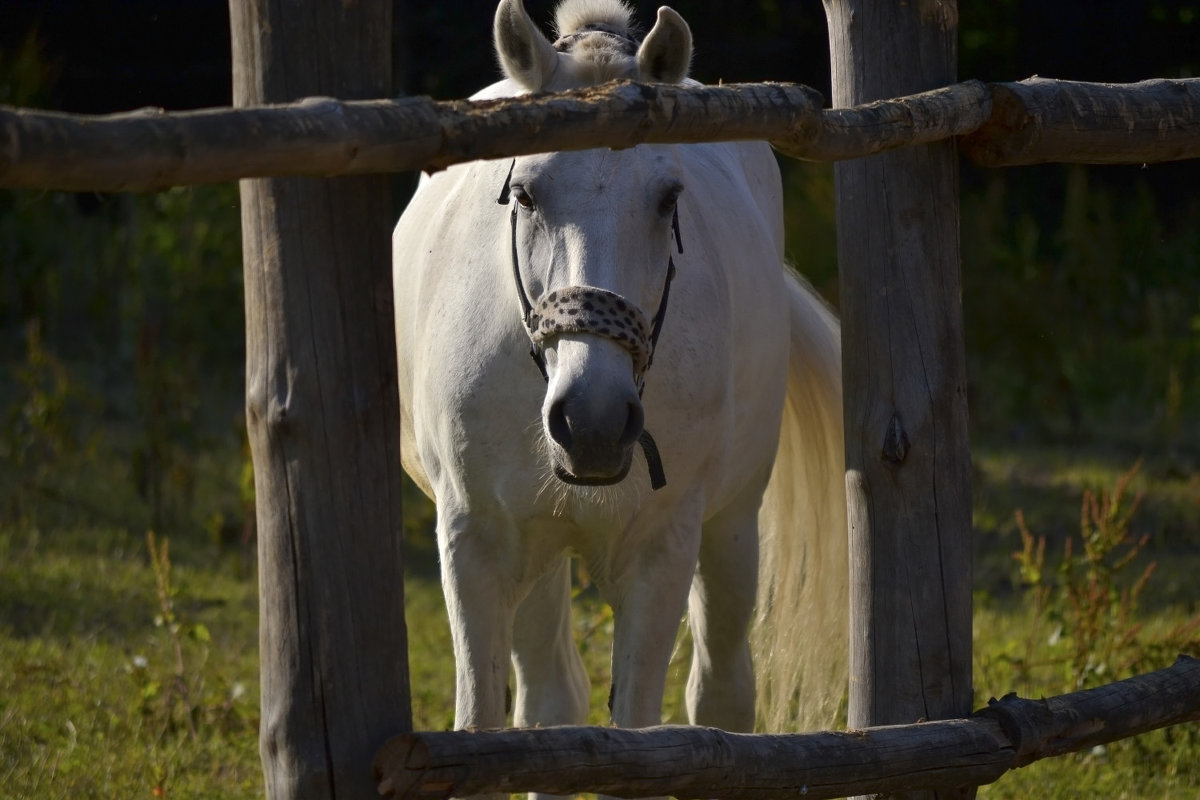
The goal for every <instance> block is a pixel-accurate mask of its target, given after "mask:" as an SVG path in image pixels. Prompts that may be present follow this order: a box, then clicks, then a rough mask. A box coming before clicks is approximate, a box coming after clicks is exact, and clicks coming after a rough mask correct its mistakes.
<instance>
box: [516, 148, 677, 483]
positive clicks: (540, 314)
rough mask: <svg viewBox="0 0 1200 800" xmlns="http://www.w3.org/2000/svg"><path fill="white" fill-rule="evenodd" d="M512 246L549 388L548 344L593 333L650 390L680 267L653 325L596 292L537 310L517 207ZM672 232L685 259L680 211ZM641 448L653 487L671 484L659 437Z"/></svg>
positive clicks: (666, 286)
mask: <svg viewBox="0 0 1200 800" xmlns="http://www.w3.org/2000/svg"><path fill="white" fill-rule="evenodd" d="M514 166H516V161H515V160H514V161H513V163H512V165H511V166H509V168H508V177H507V178H505V180H504V187H503V188H502V189H501V191H500V196H499V197H498V198H497V199H496V202H497V203H499V204H501V205H507V204H508V203H509V200H510V196H511V190H510V184H511V182H512V172H513V167H514ZM510 221H511V225H510V227H511V230H512V235H511V243H512V270H513V282H514V283H516V285H517V299H518V300H519V302H520V304H521V319H522V321H523V322H524V324H525V332H526V333H527V334H528V335H529V341H530V348H529V354H530V356H531V357H532V358H533V361H534V363H535V364H537V367H538V371H539V372H541V373H542V378H543V379H544V380H546V381H547V382H549V380H550V376H549V374H548V373H547V371H546V358H545V352H544V343H545V342H546V341H547V340H549V339H552V338H554V337H555V336H560V335H562V334H564V333H588V334H592V335H596V336H604V337H606V338H609V339H612V340H614V341H616V342H617V343H618V344H620V345H621V346H622V347H624V348H625V349H626V350H627V351H628V352H629V355H630V357H631V358H632V359H633V372H634V380H635V381H636V383H637V388H638V396H641V394H642V392H643V391H644V390H645V386H646V380H645V375H646V371H647V370H648V369H650V365H651V364H652V363H653V362H654V351H655V348H656V347H657V346H658V337H659V334H661V333H662V326H663V321H664V320H665V319H666V316H667V300H668V299H669V297H670V292H671V281H672V280H673V279H674V277H675V262H674V260H673V259H672V258H671V257H670V256H668V257H667V271H666V278H665V280H664V281H663V289H662V299H661V300H660V301H659V305H658V311H657V312H656V313H655V314H654V318H653V319H652V320H647V319H646V316H645V314H644V313H642V310H641V309H640V308H638V307H637V305H635V304H634V303H631V302H629V301H628V300H626V299H625V298H624V297H622V296H621V295H619V294H616V293H615V292H610V291H608V290H607V289H600V288H597V287H595V286H568V287H566V288H565V289H557V290H554V291H551V292H549V293H547V294H546V295H545V296H544V297H541V298H539V299H538V302H537V305H536V306H535V305H534V304H533V303H531V302H530V301H529V295H528V294H527V293H526V292H525V281H524V280H523V279H522V277H521V267H520V252H519V250H518V249H517V207H516V206H515V205H514V206H513V209H512V214H511V220H510ZM671 228H672V230H673V232H674V234H675V244H676V246H677V247H678V248H679V252H680V253H683V240H682V239H681V238H680V235H679V210H678V209H676V210H675V213H674V215H673V216H672V218H671ZM638 443H639V444H641V446H642V451H643V452H644V454H645V456H646V464H647V466H648V467H649V470H650V485H651V486H652V487H653V488H654V489H661V488H662V487H663V486H665V485H666V483H667V478H666V474H665V472H664V471H663V466H662V458H661V456H660V455H659V453H658V446H657V445H656V444H655V442H654V437H652V436H651V435H650V433H649V432H647V431H645V430H643V431H642V434H641V436H640V437H638Z"/></svg>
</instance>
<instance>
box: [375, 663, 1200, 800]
mask: <svg viewBox="0 0 1200 800" xmlns="http://www.w3.org/2000/svg"><path fill="white" fill-rule="evenodd" d="M1197 719H1200V661H1198V660H1196V659H1194V658H1189V657H1186V656H1182V657H1180V659H1179V660H1178V661H1176V663H1175V664H1174V665H1173V666H1171V667H1168V668H1166V669H1163V670H1159V671H1157V672H1152V673H1149V674H1146V675H1141V676H1138V677H1134V678H1129V679H1127V680H1123V681H1118V682H1117V683H1112V684H1108V685H1106V686H1101V687H1099V688H1096V689H1089V690H1086V691H1081V692H1074V693H1072V694H1067V695H1061V696H1059V697H1053V698H1050V699H1048V700H1040V701H1035V700H1022V699H1020V698H1016V697H1015V696H1009V697H1006V698H1004V699H1003V700H999V701H996V700H993V701H992V703H991V704H990V705H989V707H988V708H987V709H984V710H982V711H980V712H978V713H977V714H975V715H974V716H973V717H971V718H969V719H957V720H943V721H939V722H925V723H918V724H913V725H897V726H888V727H878V728H868V729H863V730H851V731H846V732H824V733H804V734H784V735H754V734H735V733H726V732H724V731H718V730H714V729H711V728H694V727H687V726H664V727H660V728H649V729H642V730H626V729H620V728H598V727H562V728H539V729H525V730H510V731H487V732H470V731H453V732H442V733H410V734H402V735H400V736H397V737H395V738H393V739H391V740H390V741H389V742H388V743H387V744H386V745H385V746H384V747H383V749H382V750H380V752H379V754H378V755H377V756H376V759H375V774H376V777H377V778H378V780H379V793H380V794H381V795H385V796H390V797H395V798H426V799H432V798H444V797H449V796H451V795H456V796H461V795H470V794H475V793H480V792H493V791H500V792H525V791H538V792H550V793H554V794H576V793H579V792H593V791H594V792H604V793H607V794H612V795H617V796H621V797H647V796H652V795H664V794H665V795H672V796H675V797H680V798H691V797H720V798H725V799H726V800H760V799H761V800H765V799H766V798H780V799H781V800H786V799H787V798H796V799H797V800H799V799H800V798H804V799H805V800H813V799H814V798H832V797H844V796H846V795H849V794H856V793H863V794H865V793H877V792H898V791H909V790H914V789H946V788H953V787H965V786H974V785H982V784H986V783H991V782H992V781H995V780H996V779H998V778H999V777H1000V776H1001V775H1003V774H1004V773H1005V772H1007V771H1008V770H1010V769H1014V768H1017V767H1021V766H1025V765H1026V764H1028V763H1030V762H1032V761H1034V760H1038V759H1042V758H1047V757H1050V756H1055V755H1061V754H1063V753H1066V752H1071V751H1074V750H1081V749H1085V748H1088V747H1094V746H1095V745H1097V744H1105V743H1108V742H1112V741H1116V740H1117V739H1122V738H1126V737H1128V736H1133V735H1136V734H1139V733H1145V732H1147V731H1151V730H1155V729H1157V728H1161V727H1165V726H1167V725H1174V724H1178V723H1182V722H1189V721H1193V720H1197Z"/></svg>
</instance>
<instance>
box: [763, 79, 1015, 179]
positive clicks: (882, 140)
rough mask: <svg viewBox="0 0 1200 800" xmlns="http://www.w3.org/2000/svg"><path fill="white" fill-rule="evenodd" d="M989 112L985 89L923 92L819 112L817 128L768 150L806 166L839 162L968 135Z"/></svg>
mask: <svg viewBox="0 0 1200 800" xmlns="http://www.w3.org/2000/svg"><path fill="white" fill-rule="evenodd" d="M991 112H992V93H991V90H990V89H989V88H988V86H987V84H984V83H981V82H979V81H965V82H963V83H956V84H953V85H951V86H946V87H944V88H941V89H933V90H931V91H928V92H920V93H918V94H913V95H908V96H906V97H898V98H896V99H894V100H878V101H876V102H874V103H866V104H864V105H859V106H854V107H853V108H831V109H826V110H825V111H822V112H821V118H820V122H819V124H818V125H815V126H811V127H807V128H805V129H804V130H803V131H801V132H798V134H797V135H795V136H793V137H782V136H777V137H775V138H773V139H772V140H771V144H772V146H774V147H775V149H776V150H779V151H780V152H781V153H783V154H784V155H788V156H791V157H792V158H799V159H803V160H805V161H844V160H847V159H850V158H859V157H861V156H869V155H875V154H876V153H882V152H885V151H887V150H896V149H898V148H901V147H911V146H912V145H918V144H928V143H930V142H938V141H942V140H943V139H949V138H951V137H953V136H960V135H963V134H967V133H970V132H972V131H974V130H976V129H978V128H979V126H980V125H982V124H983V123H984V122H986V121H987V120H988V119H989V117H990V115H991Z"/></svg>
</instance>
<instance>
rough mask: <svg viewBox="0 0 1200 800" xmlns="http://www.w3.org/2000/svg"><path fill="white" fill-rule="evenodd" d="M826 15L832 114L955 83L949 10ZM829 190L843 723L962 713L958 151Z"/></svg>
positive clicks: (965, 651) (933, 153)
mask: <svg viewBox="0 0 1200 800" xmlns="http://www.w3.org/2000/svg"><path fill="white" fill-rule="evenodd" d="M825 11H826V15H827V17H828V21H829V37H830V49H831V57H832V65H833V105H834V106H836V107H845V106H851V105H855V104H859V103H867V102H871V101H873V100H878V99H882V98H887V97H897V96H900V95H903V94H908V93H913V92H919V91H923V90H926V89H931V88H934V87H937V86H945V85H948V84H951V83H953V82H954V81H955V75H956V71H957V70H956V59H957V47H956V36H957V28H958V10H957V5H956V2H955V0H914V2H909V3H897V2H888V1H887V0H825ZM836 187H837V218H838V263H839V268H840V274H841V278H840V280H841V303H842V307H841V312H842V337H843V338H842V354H843V375H844V379H845V401H844V402H845V420H846V490H847V500H848V504H849V508H848V511H849V525H850V561H851V577H850V593H851V601H850V605H851V622H850V637H851V644H850V708H849V723H850V726H851V727H866V726H870V725H885V724H898V723H906V722H915V721H917V720H920V719H940V718H950V717H962V716H965V715H966V714H968V713H969V712H970V710H971V700H972V697H971V547H970V526H971V504H970V497H971V495H970V475H971V470H970V466H971V465H970V453H969V446H968V441H967V394H966V388H967V385H966V365H965V355H964V342H963V326H962V304H961V288H960V282H961V276H960V265H959V241H958V169H957V161H956V153H955V145H954V143H953V141H949V142H945V143H938V144H928V145H920V146H917V147H912V148H908V149H905V150H898V151H893V152H890V153H886V154H883V155H878V156H873V157H870V158H864V159H859V160H855V161H849V162H843V163H840V164H838V165H837V167H836ZM972 791H973V790H966V791H964V792H963V795H970V794H971V792H972ZM930 794H932V793H930ZM904 796H905V797H914V796H929V795H926V794H924V793H923V794H922V795H908V794H906V795H904ZM938 796H939V797H948V796H958V795H957V794H955V793H951V794H947V793H945V792H940V793H938Z"/></svg>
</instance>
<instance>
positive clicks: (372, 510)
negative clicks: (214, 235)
mask: <svg viewBox="0 0 1200 800" xmlns="http://www.w3.org/2000/svg"><path fill="white" fill-rule="evenodd" d="M390 11H391V3H390V2H387V0H371V1H370V2H366V1H364V2H359V3H355V4H350V5H346V4H340V3H304V4H289V3H276V2H270V0H239V1H238V2H231V4H230V12H231V22H232V34H233V54H234V98H235V103H236V104H238V105H243V106H244V105H250V104H260V103H268V102H282V101H289V100H293V99H294V98H295V97H296V96H297V95H302V94H311V93H316V92H330V93H337V94H340V95H343V96H346V97H378V96H382V95H386V94H387V93H388V91H389V88H390V86H389V83H390V78H389V76H390V68H391V49H390V35H391V24H390V19H391V17H390ZM249 118H250V119H253V115H250V117H249ZM241 199H242V238H243V254H244V262H245V263H244V270H245V291H246V427H247V432H248V434H249V439H250V445H251V450H252V453H253V458H254V481H255V495H256V506H257V516H258V553H259V606H260V609H259V610H260V620H259V656H260V671H261V685H262V696H261V709H262V711H261V713H262V720H261V729H260V746H261V753H262V760H263V771H264V774H265V778H266V794H267V797H268V798H270V800H318V799H320V800H332V798H335V797H340V798H346V797H369V796H370V795H371V793H372V792H373V791H374V788H375V787H374V783H373V781H372V778H371V763H370V758H371V753H372V752H374V751H375V750H376V749H377V748H378V747H379V746H380V744H382V742H383V741H384V739H385V738H386V737H387V735H388V734H390V733H394V732H395V730H396V728H397V726H400V727H401V728H408V727H411V707H410V703H409V691H408V653H407V641H406V639H407V637H406V631H405V623H404V589H403V586H404V584H403V570H402V567H403V553H402V549H401V537H402V530H403V526H402V521H401V508H400V452H399V450H400V433H399V420H400V409H399V392H398V383H397V377H396V350H395V338H394V330H393V324H394V323H393V319H392V291H391V252H390V248H389V241H390V236H389V233H390V229H391V224H392V219H393V217H392V210H391V185H390V181H389V180H388V178H387V177H386V176H363V177H353V178H340V179H336V180H328V181H325V180H317V179H311V178H276V179H270V180H247V181H244V182H243V183H242V184H241Z"/></svg>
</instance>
